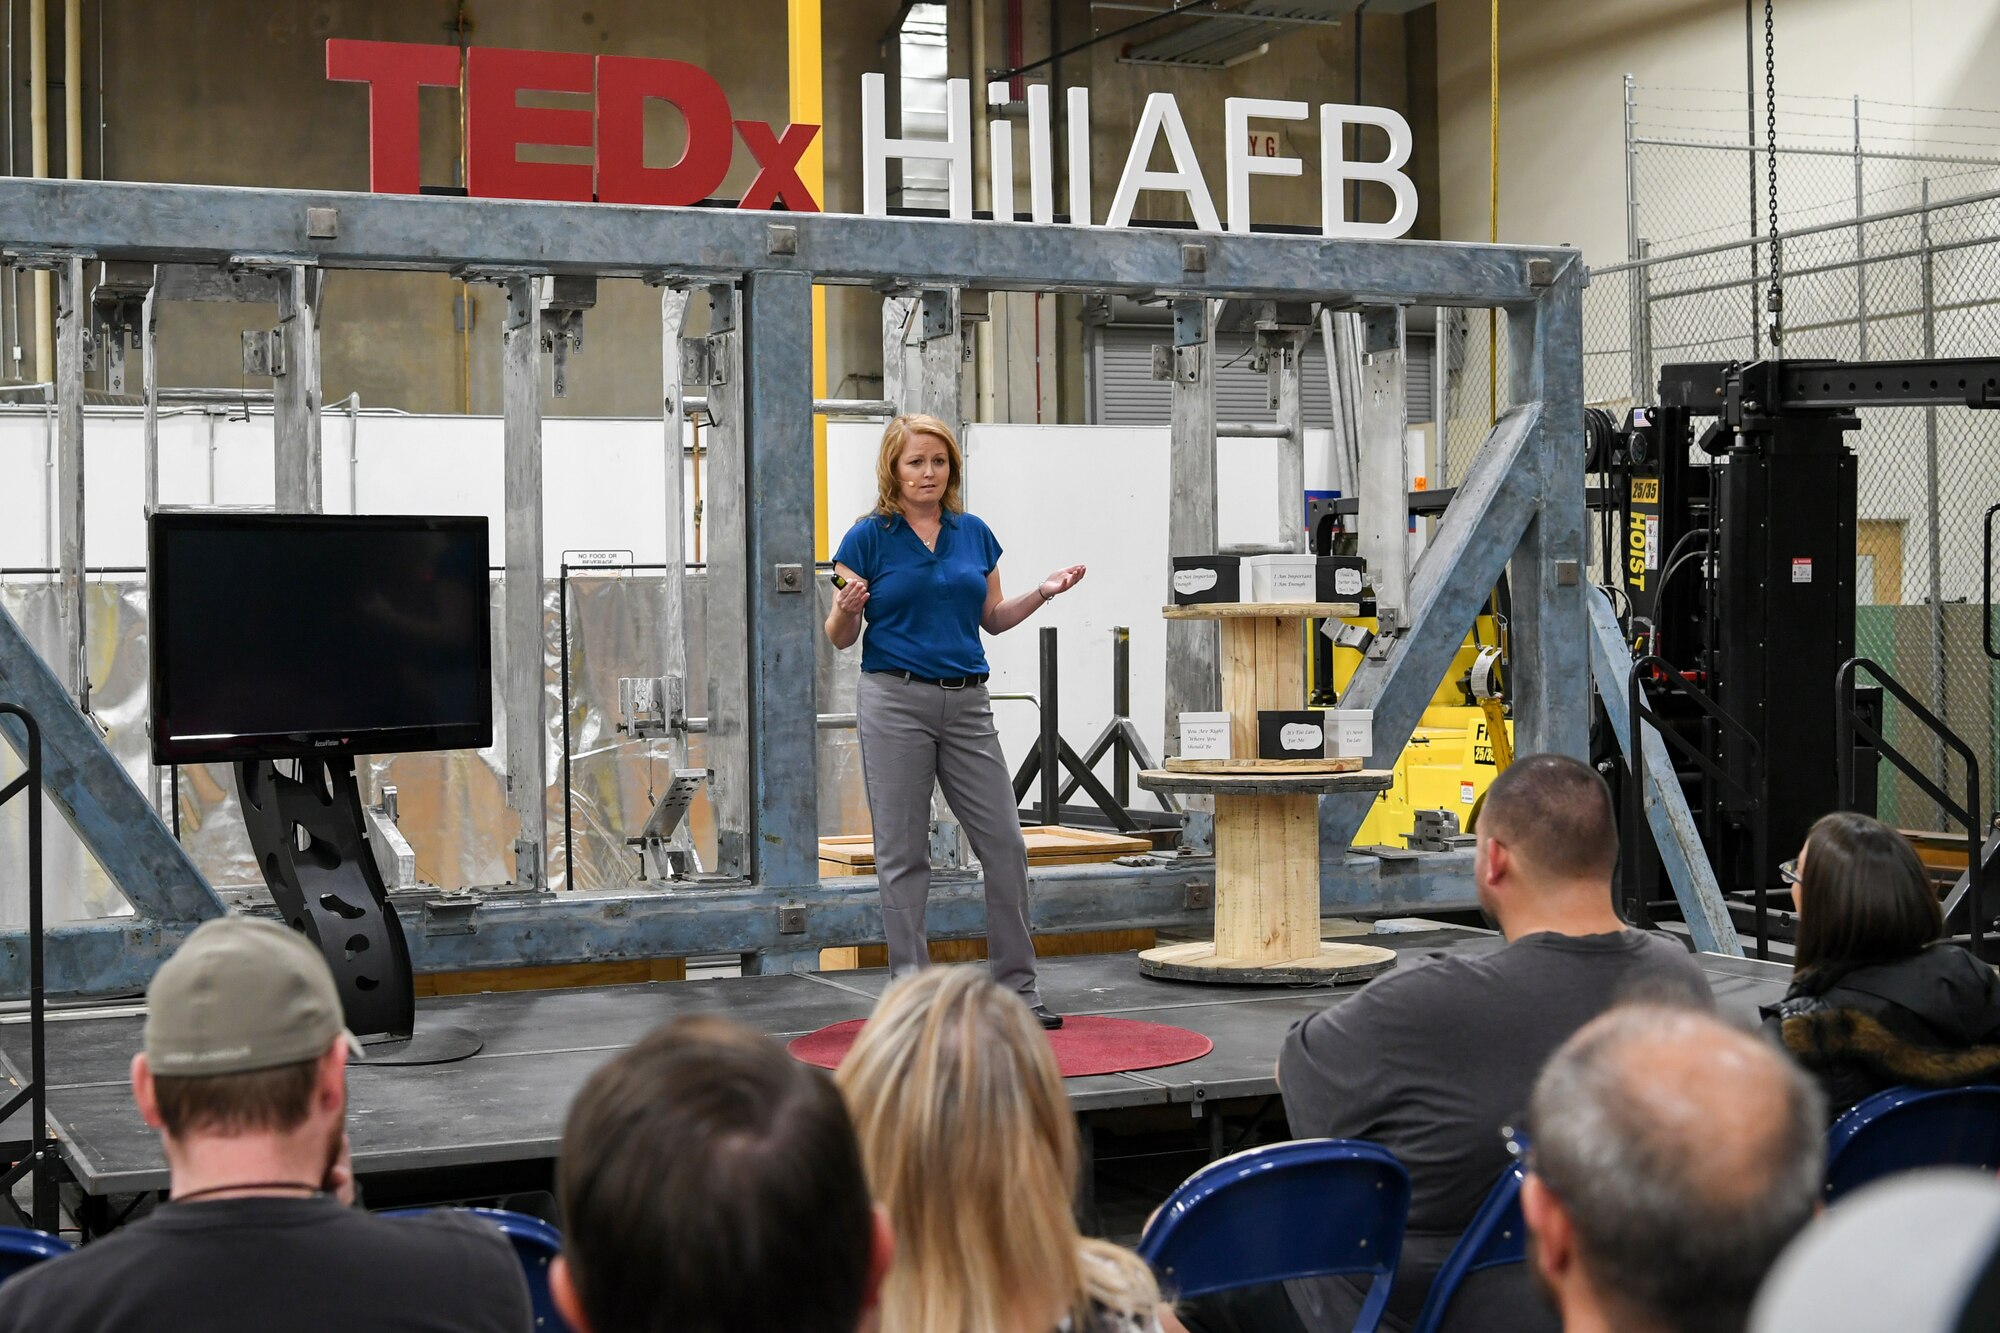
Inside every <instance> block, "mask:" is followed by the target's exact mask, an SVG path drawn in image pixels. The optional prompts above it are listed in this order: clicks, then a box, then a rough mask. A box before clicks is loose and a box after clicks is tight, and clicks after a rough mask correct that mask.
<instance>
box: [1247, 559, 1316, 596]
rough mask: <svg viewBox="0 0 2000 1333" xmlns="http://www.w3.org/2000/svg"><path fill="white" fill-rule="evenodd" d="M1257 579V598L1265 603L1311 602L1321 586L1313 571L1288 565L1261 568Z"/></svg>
mask: <svg viewBox="0 0 2000 1333" xmlns="http://www.w3.org/2000/svg"><path fill="white" fill-rule="evenodd" d="M1255 578H1256V589H1257V598H1258V600H1259V601H1264V602H1309V601H1311V600H1312V596H1313V592H1314V590H1315V589H1316V588H1317V587H1318V585H1319V578H1318V575H1317V574H1315V573H1314V572H1313V571H1312V570H1310V569H1299V568H1296V567H1293V566H1288V565H1277V566H1270V565H1264V566H1260V567H1259V568H1258V570H1257V573H1256V576H1255Z"/></svg>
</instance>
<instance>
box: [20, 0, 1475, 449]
mask: <svg viewBox="0 0 2000 1333" xmlns="http://www.w3.org/2000/svg"><path fill="white" fill-rule="evenodd" d="M948 5H949V11H950V24H951V44H952V52H951V59H952V69H953V72H954V73H956V74H960V75H963V76H965V77H970V78H975V80H976V81H978V82H981V83H983V80H981V79H979V76H978V73H976V71H979V72H990V71H998V70H999V69H1001V68H1004V67H1005V65H1006V64H1007V58H1008V54H1009V45H1008V40H1007V22H1008V17H1007V16H1008V13H1009V7H1008V5H1007V3H1006V0H948ZM12 13H13V22H14V41H13V60H14V64H13V76H14V87H15V97H14V101H13V112H14V114H13V126H12V131H13V133H12V140H13V142H12V149H13V152H12V161H13V164H14V169H15V170H17V171H20V172H22V173H24V174H25V173H26V171H27V169H28V143H29V128H28V126H29V110H28V106H27V82H28V59H27V15H26V6H25V5H16V6H12ZM785 13H786V10H785V3H784V0H740V3H734V4H730V5H727V6H696V5H671V6H661V5H658V4H646V3H641V0H561V2H560V3H549V2H548V0H467V2H466V3H464V4H456V3H452V2H451V0H395V2H393V3H392V2H390V0H373V2H372V3H371V2H370V0H202V3H197V4H142V3H134V2H133V0H122V2H121V0H99V2H98V3H93V4H90V5H87V6H85V50H84V53H83V54H84V61H83V68H84V78H85V86H84V90H83V93H84V100H85V108H86V122H87V125H88V126H90V127H91V131H90V134H89V138H88V140H87V142H86V144H85V154H84V157H85V175H87V176H93V177H95V176H99V175H103V176H108V177H110V178H114V179H126V180H150V181H185V182H199V183H211V184H233V185H267V186H278V187H309V188H325V189H346V190H363V189H366V188H367V183H368V175H367V172H368V167H367V92H366V90H365V88H363V87H362V86H361V85H358V84H345V83H330V82H328V81H327V79H326V78H325V73H324V69H325V54H324V52H325V42H326V39H327V38H329V37H347V38H360V39H376V40H394V41H411V42H452V41H455V40H457V35H456V34H457V31H458V23H459V20H460V19H461V18H462V19H463V22H464V36H465V40H466V41H468V42H469V43H471V44H473V45H483V46H505V47H520V48H532V49H538V50H551V51H578V52H590V53H599V52H608V53H616V54H621V55H639V56H661V57H670V58H674V59H679V60H686V61H690V62H692V63H694V64H697V65H700V66H702V67H703V68H705V69H707V70H709V71H710V72H711V73H713V74H714V75H715V76H716V78H717V79H718V80H719V81H720V82H721V84H722V85H723V87H724V89H725V90H726V91H727V93H728V95H729V98H730V105H731V109H732V112H733V113H734V114H735V115H736V116H738V117H739V118H744V119H754V120H766V121H773V122H778V123H783V122H784V121H785V120H786V119H787V116H786V62H785ZM899 13H900V5H899V3H898V0H825V12H824V23H823V29H824V43H825V46H824V50H825V64H824V86H825V100H826V106H825V121H826V126H825V129H824V130H823V131H822V136H823V141H824V143H825V148H826V164H827V191H826V194H827V198H826V199H825V200H824V201H823V202H824V203H825V205H826V206H827V207H828V208H829V209H832V210H839V211H848V210H855V209H858V207H859V205H860V174H861V170H860V161H859V149H860V133H859V122H860V108H859V103H860V80H861V75H862V73H863V72H865V71H871V70H880V71H883V72H886V73H890V74H891V75H892V76H893V74H894V71H895V68H896V60H895V50H894V45H893V32H892V25H893V24H894V23H895V22H896V20H897V16H898V14H899ZM1019 13H1020V20H1021V35H1020V45H1021V50H1022V53H1023V56H1024V58H1025V59H1028V60H1035V59H1039V58H1040V57H1042V56H1045V55H1047V54H1049V53H1050V52H1051V50H1053V49H1055V47H1054V46H1052V42H1054V43H1059V44H1060V45H1062V46H1069V45H1074V44H1076V43H1077V42H1080V41H1082V40H1084V39H1085V38H1086V37H1087V36H1088V35H1090V34H1091V33H1092V32H1093V31H1098V30H1102V29H1108V28H1111V27H1117V26H1119V25H1121V24H1123V23H1127V22H1130V21H1132V20H1133V18H1134V17H1136V16H1135V15H1132V14H1130V13H1128V12H1125V11H1097V12H1095V13H1093V11H1092V9H1091V7H1090V4H1089V0H1022V4H1021V5H1020V7H1019ZM1431 15H1432V11H1431V10H1430V9H1428V8H1426V9H1424V10H1420V11H1417V13H1416V14H1414V15H1411V16H1407V17H1406V16H1403V15H1397V14H1381V15H1371V16H1369V17H1368V19H1367V20H1366V22H1365V25H1364V27H1365V37H1366V41H1365V52H1364V55H1365V60H1364V75H1363V85H1362V98H1363V99H1364V100H1365V101H1368V102H1372V103H1378V104H1382V105H1387V106H1392V107H1396V108H1398V109H1401V110H1403V111H1404V112H1405V114H1406V115H1409V116H1410V117H1411V119H1412V121H1413V124H1414V127H1415V130H1416V136H1417V144H1418V148H1417V154H1416V159H1415V161H1414V163H1413V166H1412V170H1413V173H1414V174H1415V176H1416V179H1417V181H1418V188H1419V194H1420V198H1421V200H1422V211H1421V214H1420V217H1419V220H1418V224H1417V231H1416V234H1417V235H1432V234H1435V230H1436V227H1437V223H1438V216H1439V215H1438V213H1437V210H1436V206H1435V201H1436V199H1437V187H1436V164H1437V160H1438V159H1437V154H1436V151H1435V143H1436V131H1435V114H1434V113H1435V98H1434V95H1433V90H1432V87H1431V70H1432V67H1433V64H1434V59H1435V57H1434V54H1433V48H1434V45H1435V37H1434V33H1435V24H1434V23H1433V22H1432V21H1431ZM100 22H101V24H102V34H101V36H102V64H101V76H100V63H99V56H98V39H99V35H100V34H99V32H98V27H99V24H100ZM1171 26H1172V24H1161V25H1158V27H1157V29H1155V30H1157V31H1167V30H1169V29H1170V28H1171ZM61 28H62V24H61V21H60V7H59V6H58V7H55V8H54V9H53V10H52V19H51V25H50V55H49V61H50V68H51V71H52V74H53V76H54V85H55V86H53V87H52V88H51V92H50V101H51V116H50V127H51V128H50V133H51V145H50V161H51V162H52V163H53V164H54V169H55V170H56V171H57V172H58V173H59V172H60V171H61V169H62V162H63V146H62V134H63V132H64V126H63V123H62V122H63V116H62V101H63V91H62V89H61V87H60V81H61V72H62V38H63V33H62V31H61ZM1149 31H1150V30H1149ZM1128 40H1130V39H1113V40H1112V41H1109V42H1106V43H1104V44H1102V45H1100V46H1097V47H1094V48H1092V49H1091V50H1089V51H1088V52H1085V53H1083V54H1080V55H1077V56H1073V57H1071V58H1069V59H1066V60H1064V61H1062V62H1060V63H1059V64H1058V65H1055V66H1047V67H1044V68H1043V69H1041V70H1038V71H1037V72H1036V73H1034V74H1033V75H1031V76H1029V77H1030V78H1031V79H1038V80H1045V81H1050V82H1051V83H1052V91H1053V93H1054V101H1055V103H1056V106H1057V108H1058V115H1059V116H1060V115H1061V106H1062V89H1064V88H1066V87H1069V86H1072V85H1074V84H1078V83H1087V84H1088V85H1089V86H1090V87H1091V88H1092V92H1093V108H1092V113H1093V114H1092V119H1093V123H1094V125H1095V127H1096V134H1095V139H1096V142H1095V156H1094V161H1093V180H1094V192H1095V194H1096V196H1097V198H1096V200H1095V201H1094V209H1095V215H1096V216H1099V217H1101V216H1102V215H1103V213H1104V212H1105V210H1106V209H1107V208H1108V207H1109V204H1110V200H1111V195H1112V192H1113V191H1114V190H1115V188H1116V184H1117V177H1118V173H1119V170H1120V168H1121V167H1122V165H1123V162H1124V157H1125V153H1126V150H1127V147H1128V145H1129V143H1130V140H1131V133H1132V129H1133V126H1134V124H1135V123H1136V120H1137V116H1138V113H1139V109H1140V108H1141V107H1142V106H1143V104H1144V101H1145V95H1146V94H1147V93H1149V92H1153V91H1162V90H1164V91H1171V92H1174V93H1175V94H1177V95H1178V97H1179V100H1180V103H1181V107H1182V111H1183V113H1184V115H1185V116H1186V118H1187V121H1188V126H1189V129H1190V132H1191V134H1192V136H1193V139H1194V143H1195V147H1196V150H1197V152H1198V153H1199V154H1200V155H1201V158H1202V161H1203V164H1204V167H1205V168H1206V169H1207V172H1208V176H1209V181H1210V187H1211V189H1212V191H1213V193H1214V194H1215V197H1216V199H1217V202H1218V206H1219V205H1220V203H1221V199H1222V194H1223V177H1222V161H1223V145H1222V117H1221V106H1222V101H1223V99H1224V98H1226V97H1230V96H1262V97H1279V98H1295V99H1299V100H1304V101H1306V102H1308V103H1311V104H1315V105H1316V104H1318V103H1321V102H1327V101H1345V100H1348V99H1349V98H1350V97H1351V96H1352V93H1353V83H1352V80H1353V28H1352V24H1351V22H1343V24H1342V25H1341V26H1338V27H1333V28H1307V29H1300V30H1298V31H1297V32H1295V33H1293V34H1291V35H1289V36H1286V37H1283V38H1281V39H1279V40H1277V41H1274V42H1273V43H1271V46H1270V49H1269V51H1268V52H1267V53H1266V54H1264V55H1261V56H1258V57H1255V58H1253V59H1249V60H1246V61H1244V62H1243V63H1242V64H1240V65H1237V66H1235V67H1233V68H1230V69H1226V70H1185V69H1162V68H1155V67H1144V66H1137V65H1132V64H1129V63H1123V62H1121V61H1120V59H1119V55H1120V53H1121V51H1122V49H1123V48H1124V46H1125V44H1126V42H1127V41H1128ZM1412 70H1414V71H1416V74H1415V78H1414V80H1413V79H1412V76H1411V71H1412ZM892 87H893V77H892ZM100 97H101V104H102V112H103V128H102V133H101V135H100V134H98V133H97V132H96V131H95V126H96V123H97V113H98V109H99V105H100ZM421 98H422V135H423V179H424V182H425V183H426V184H429V185H451V184H453V183H455V180H456V176H455V173H456V163H457V157H458V150H459V105H458V100H459V99H458V96H457V93H456V92H455V91H454V90H451V89H426V90H425V91H424V92H423V93H422V94H421ZM578 100H579V99H565V98H563V97H560V96H551V98H550V99H549V101H548V103H547V104H548V105H566V104H572V105H573V104H577V102H578ZM982 102H983V99H981V98H977V97H976V98H975V103H976V104H979V103H982ZM982 112H983V106H982ZM654 115H655V116H656V117H657V119H656V120H655V121H653V122H652V123H650V124H649V127H648V131H649V134H648V141H649V143H651V144H652V145H653V146H654V147H653V150H652V151H653V154H654V160H656V161H666V160H671V157H672V155H673V154H675V153H677V152H678V151H679V146H680V129H679V121H678V117H677V115H675V114H674V113H672V112H670V111H667V110H666V109H665V108H662V107H657V106H656V107H655V108H654ZM1371 135H1372V132H1371ZM1285 139H1286V142H1285V147H1286V150H1287V151H1289V152H1291V153H1292V154H1294V155H1296V156H1298V157H1301V158H1303V159H1305V160H1306V162H1307V163H1308V166H1307V170H1306V173H1305V175H1304V176H1303V177H1302V178H1301V179H1300V180H1296V181H1287V180H1279V179H1274V178H1268V177H1266V178H1260V179H1259V180H1258V181H1257V184H1256V186H1255V189H1256V200H1257V204H1258V214H1259V218H1260V220H1268V221H1271V222H1278V223H1293V224H1298V225H1315V224H1316V223H1317V222H1318V220H1319V204H1318V173H1317V165H1316V158H1317V151H1318V129H1317V125H1316V124H1315V123H1300V124H1297V125H1294V126H1291V127H1290V128H1289V129H1287V130H1286V131H1285ZM978 143H979V145H980V146H979V150H978V151H979V155H980V166H981V170H980V173H979V175H980V185H979V187H978V188H979V190H980V194H981V200H980V202H981V205H982V206H984V204H985V202H986V201H985V199H984V194H985V190H986V186H985V163H984V159H985V148H984V144H985V136H984V132H983V123H982V126H981V133H980V135H979V138H978ZM545 151H546V153H547V154H548V156H549V159H550V160H578V159H577V158H576V157H575V154H577V153H581V152H582V150H561V149H550V150H545ZM1022 170H1023V171H1025V156H1024V155H1023V156H1022ZM753 174H754V164H753V161H752V159H751V157H750V154H749V153H748V151H747V150H743V149H741V148H739V149H738V151H737V154H736V159H735V162H734V164H733V167H732V170H731V173H730V175H729V177H728V179H727V180H726V181H725V182H724V184H723V186H722V189H721V191H720V193H722V194H723V195H725V196H730V197H734V196H735V195H737V194H738V193H740V191H741V190H742V189H743V188H744V187H745V186H746V185H747V184H748V182H749V180H750V178H751V176H752V175H753ZM1059 176H1060V173H1059ZM1376 188H1377V187H1372V186H1371V187H1368V189H1367V190H1366V191H1364V198H1363V216H1367V217H1383V216H1386V215H1387V208H1388V203H1387V196H1386V192H1383V193H1382V196H1381V197H1380V198H1376V197H1375V193H1376ZM1176 211H1177V209H1176V205H1175V202H1174V200H1173V199H1172V197H1170V196H1152V197H1149V198H1147V199H1144V200H1142V207H1141V214H1142V215H1150V216H1160V217H1172V216H1175V214H1176ZM20 287H21V295H22V306H23V310H24V314H25V311H26V308H27V304H28V302H27V289H28V284H27V283H26V282H25V281H24V282H22V283H21V284H20ZM463 290H464V289H463V288H461V286H460V284H458V283H456V282H454V281H452V280H450V279H448V278H446V277H443V276H439V275H426V274H355V273H342V274H333V275H331V276H330V277H329V279H328V282H327V289H326V318H325V323H324V360H325V371H324V382H325V392H326V400H327V401H328V402H334V401H338V400H339V399H341V398H343V397H345V396H346V395H347V394H348V393H350V392H359V393H360V395H361V397H362V400H363V402H364V403H365V404H367V405H368V406H383V407H396V408H403V409H407V410H411V411H419V412H451V411H463V410H468V409H469V410H471V411H473V412H479V413H490V412H496V411H498V410H499V407H500V367H499V355H500V354H499V323H500V319H501V316H502V313H503V310H504V301H503V299H502V297H501V294H500V292H499V291H498V289H496V288H492V287H474V288H472V289H471V291H470V301H471V310H470V322H471V331H470V336H469V338H468V337H466V336H465V335H463V334H461V332H460V331H459V322H460V318H461V317H460V315H459V312H458V308H457V302H458V300H459V298H460V295H461V292H462V291H463ZM829 304H830V312H829V318H830V332H829V340H828V344H829V346H828V353H829V354H828V362H829V364H828V385H829V389H830V391H832V392H834V393H836V394H842V395H852V396H872V395H874V394H876V393H878V392H879V386H880V381H879V376H880V370H881V365H880V363H881V353H880V346H879V340H880V334H879V318H880V317H879V311H880V303H879V301H878V300H877V299H876V297H875V296H874V295H873V294H870V293H863V292H852V291H841V290H839V289H836V290H835V291H834V292H833V293H832V299H831V301H830V303H829ZM1037 305H1039V307H1040V309H1039V312H1038V311H1037V309H1036V307H1037ZM996 306H997V309H996V312H995V316H994V325H993V328H992V331H991V332H989V333H987V334H985V335H982V336H983V337H984V338H985V339H986V340H987V341H988V343H989V346H988V348H987V349H986V350H984V351H983V352H982V354H981V355H980V356H978V357H976V358H975V364H974V366H973V367H971V369H972V370H973V372H974V374H975V375H976V376H978V377H979V379H980V382H981V383H983V384H985V385H986V386H987V391H986V393H985V395H984V397H983V398H981V399H980V400H979V401H977V402H975V403H972V404H969V406H970V407H972V409H973V411H974V413H975V415H978V416H983V417H986V418H987V419H991V420H998V421H1033V420H1037V419H1040V420H1058V419H1060V420H1075V419H1078V418H1080V416H1081V411H1082V404H1083V400H1084V386H1083V378H1082V376H1083V360H1082V345H1083V338H1082V333H1083V330H1082V325H1081V323H1080V320H1079V318H1078V315H1079V312H1080V310H1081V301H1080V300H1077V299H1074V298H1064V299H1062V300H1060V301H1057V300H1050V299H1046V298H1044V299H1042V300H1041V301H1039V302H1037V301H1036V298H1034V297H1032V296H1027V297H1021V298H1017V299H1014V300H1010V301H1002V302H997V303H996ZM274 320H275V312H274V311H272V310H270V309H268V308H259V307H223V306H188V305H180V306H172V307H166V308H164V309H163V313H162V315H161V320H160V335H161V382H162V383H163V384H168V385H177V384H200V385H235V384H239V383H243V382H244V380H243V376H242V372H241V359H240V341H239V335H240V334H241V332H242V331H243V330H244V329H245V328H248V327H253V326H256V325H259V324H265V325H267V326H268V323H269V322H272V321H274ZM1037 335H1039V336H1037ZM18 341H19V342H20V343H21V344H22V346H23V348H24V355H25V358H26V359H25V362H24V363H23V364H22V366H21V367H20V370H21V374H22V375H23V377H24V378H29V379H34V378H39V377H42V376H43V375H44V374H45V372H44V371H39V370H38V369H37V368H36V367H35V366H34V365H33V364H32V359H33V342H34V340H33V338H32V336H31V335H30V336H26V337H22V338H20V339H18ZM7 368H8V369H9V370H11V369H12V368H13V367H12V364H11V363H9V364H8V367H7ZM1038 371H1039V374H1038V373H1037V372H1038ZM249 383H250V385H251V387H262V385H263V384H264V383H266V382H264V381H255V380H253V381H250V382H249ZM659 386H660V375H659V331H658V320H657V297H656V293H654V292H652V291H651V290H650V289H647V288H644V287H643V286H641V285H640V284H637V283H606V284H604V285H603V286H602V287H601V289H600V292H599V304H598V308H597V309H596V310H595V311H594V312H593V313H592V314H590V315H589V316H588V317H587V318H586V321H585V347H584V352H583V355H582V356H581V357H580V358H577V359H575V360H574V361H573V362H572V364H571V372H570V389H571V396H570V397H569V398H567V399H564V400H561V401H557V400H554V399H550V400H549V401H548V403H547V410H548V412H549V413H550V414H551V415H565V414H570V415H576V414H584V415H614V414H619V415H637V414H645V413H650V412H652V411H653V410H655V407H656V405H657V403H658V395H659Z"/></svg>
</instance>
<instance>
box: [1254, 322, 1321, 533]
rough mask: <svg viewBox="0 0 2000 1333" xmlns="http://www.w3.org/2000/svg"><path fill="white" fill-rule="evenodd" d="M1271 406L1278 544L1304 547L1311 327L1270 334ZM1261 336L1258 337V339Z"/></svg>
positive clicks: (1277, 331)
mask: <svg viewBox="0 0 2000 1333" xmlns="http://www.w3.org/2000/svg"><path fill="white" fill-rule="evenodd" d="M1264 337H1268V339H1269V348H1270V356H1271V359H1272V360H1271V369H1270V373H1271V376H1272V394H1271V406H1272V407H1273V408H1275V409H1276V410H1277V416H1278V431H1279V432H1280V434H1279V438H1278V545H1279V546H1281V547H1283V548H1284V549H1285V550H1287V551H1292V552H1303V551H1304V550H1305V549H1306V406H1305V392H1304V383H1303V380H1304V365H1305V349H1306V343H1307V341H1308V340H1309V339H1310V338H1311V337H1312V330H1311V329H1310V328H1304V329H1296V328H1281V329H1277V330H1274V331H1273V332H1272V333H1271V334H1269V335H1264ZM1263 340H1264V338H1263V337H1260V341H1263Z"/></svg>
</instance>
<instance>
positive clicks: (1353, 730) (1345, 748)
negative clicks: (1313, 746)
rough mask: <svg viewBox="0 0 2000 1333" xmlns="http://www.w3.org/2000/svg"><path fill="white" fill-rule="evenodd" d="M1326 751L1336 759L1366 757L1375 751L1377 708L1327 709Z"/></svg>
mask: <svg viewBox="0 0 2000 1333" xmlns="http://www.w3.org/2000/svg"><path fill="white" fill-rule="evenodd" d="M1326 729H1327V745H1326V752H1327V754H1328V755H1329V756H1331V757H1333V758H1335V759H1366V758H1367V757H1368V756H1369V755H1371V754H1373V753H1375V710H1374V709H1372V708H1329V709H1327V710H1326Z"/></svg>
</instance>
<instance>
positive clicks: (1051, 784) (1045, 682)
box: [1039, 625, 1062, 826]
mask: <svg viewBox="0 0 2000 1333" xmlns="http://www.w3.org/2000/svg"><path fill="white" fill-rule="evenodd" d="M1061 681H1062V672H1061V670H1060V669H1059V666H1058V663H1057V655H1056V627H1055V626H1054V625H1044V626H1042V681H1041V686H1040V689H1039V694H1040V696H1041V705H1042V708H1041V718H1042V747H1041V756H1042V823H1043V824H1044V825H1045V826H1046V825H1054V824H1060V823H1062V796H1061V793H1060V792H1059V791H1058V790H1057V788H1058V786H1059V784H1060V783H1061V781H1062V759H1061V755H1062V726H1061V720H1060V719H1061V716H1062V714H1061V712H1060V710H1059V703H1058V700H1059V698H1060V695H1059V693H1058V687H1059V686H1060V684H1061Z"/></svg>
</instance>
